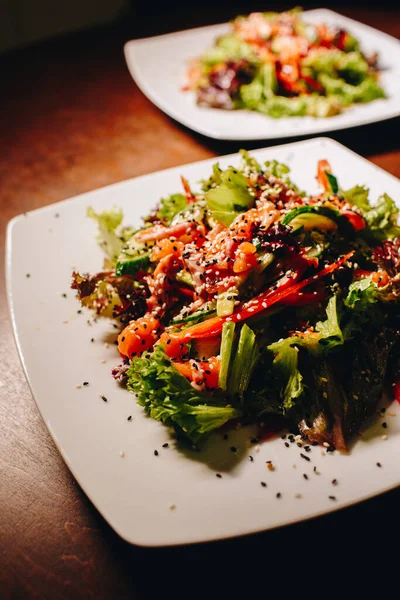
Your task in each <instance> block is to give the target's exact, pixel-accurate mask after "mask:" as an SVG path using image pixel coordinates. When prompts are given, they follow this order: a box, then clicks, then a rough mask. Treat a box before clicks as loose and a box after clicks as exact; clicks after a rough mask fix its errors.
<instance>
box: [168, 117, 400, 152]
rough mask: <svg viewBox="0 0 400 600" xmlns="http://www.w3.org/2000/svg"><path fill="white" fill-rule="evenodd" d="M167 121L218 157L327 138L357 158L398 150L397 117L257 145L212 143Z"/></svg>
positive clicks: (250, 142) (229, 142) (219, 141)
mask: <svg viewBox="0 0 400 600" xmlns="http://www.w3.org/2000/svg"><path fill="white" fill-rule="evenodd" d="M166 118H168V119H170V120H171V121H172V122H173V123H174V124H175V126H176V127H179V128H180V129H182V130H183V131H185V132H186V133H187V134H188V135H190V136H191V137H194V138H196V139H197V140H198V142H199V143H201V144H202V145H203V146H205V147H206V148H208V149H209V150H211V151H212V152H215V153H216V154H218V155H224V154H232V153H234V152H237V151H238V150H239V149H240V148H246V150H255V149H257V148H265V147H271V146H278V145H280V144H288V143H291V142H297V141H300V140H305V139H311V138H318V137H329V138H332V139H334V140H336V141H337V142H340V143H341V144H343V145H344V146H347V147H348V148H350V150H353V151H354V152H357V154H360V155H361V156H364V157H373V156H375V155H378V154H382V153H387V152H391V151H395V150H398V148H399V139H400V117H396V118H394V119H388V120H387V121H381V122H379V123H371V124H369V125H362V126H359V127H353V128H351V129H343V130H342V131H327V132H326V133H318V134H315V135H306V136H293V137H288V138H282V139H273V140H257V141H251V140H249V141H244V140H239V141H231V140H229V141H225V140H215V139H212V138H209V137H206V136H203V135H201V134H199V133H195V132H193V131H192V130H191V129H189V128H187V127H185V126H184V125H181V124H180V123H177V122H176V121H174V120H173V119H171V118H170V117H166Z"/></svg>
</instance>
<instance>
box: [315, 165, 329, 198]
mask: <svg viewBox="0 0 400 600" xmlns="http://www.w3.org/2000/svg"><path fill="white" fill-rule="evenodd" d="M326 172H328V173H332V169H331V165H330V164H329V162H328V161H327V160H325V159H324V160H319V161H318V171H317V180H318V183H319V184H320V185H321V186H322V187H323V188H324V190H325V191H326V192H329V191H330V189H331V186H330V185H329V181H328V178H327V176H326V175H325V173H326Z"/></svg>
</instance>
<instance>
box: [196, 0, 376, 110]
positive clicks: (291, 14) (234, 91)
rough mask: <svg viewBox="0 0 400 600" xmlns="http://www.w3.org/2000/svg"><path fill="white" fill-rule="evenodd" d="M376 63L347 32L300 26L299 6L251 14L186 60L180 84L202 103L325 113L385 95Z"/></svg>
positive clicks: (372, 55) (236, 20) (310, 25)
mask: <svg viewBox="0 0 400 600" xmlns="http://www.w3.org/2000/svg"><path fill="white" fill-rule="evenodd" d="M377 63H378V57H377V54H376V52H374V53H372V54H371V55H370V56H365V55H364V54H363V52H362V51H361V50H360V45H359V42H358V40H357V39H356V38H354V37H353V36H352V35H351V34H350V33H349V32H348V31H345V30H344V29H340V28H337V27H333V26H331V25H326V24H323V23H321V24H319V25H312V24H307V23H305V22H304V21H303V20H302V18H301V10H299V9H294V10H292V11H288V12H283V13H276V12H265V13H251V14H250V15H248V16H240V17H237V18H236V19H234V20H233V21H232V31H231V33H229V34H227V35H223V36H222V37H220V38H218V39H217V40H216V42H215V45H214V46H213V47H212V48H210V49H209V50H207V51H206V52H205V53H204V54H203V55H202V56H201V57H200V58H197V59H194V60H192V61H191V63H190V66H189V69H188V72H187V86H186V88H185V89H189V90H193V91H195V93H196V97H197V102H198V104H199V105H201V106H207V107H212V108H222V109H240V108H246V109H249V110H255V111H258V112H261V113H264V114H266V115H269V116H270V117H275V118H279V117H293V116H303V115H311V116H313V117H330V116H332V115H336V114H338V113H340V112H342V111H343V110H344V109H345V108H346V107H348V106H350V105H351V104H354V103H356V102H371V101H372V100H375V99H376V98H384V97H385V92H384V90H383V88H382V87H381V85H380V84H379V72H378V66H377Z"/></svg>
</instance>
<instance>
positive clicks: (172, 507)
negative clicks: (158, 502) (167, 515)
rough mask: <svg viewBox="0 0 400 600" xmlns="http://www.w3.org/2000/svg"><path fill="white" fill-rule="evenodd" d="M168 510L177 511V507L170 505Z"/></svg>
mask: <svg viewBox="0 0 400 600" xmlns="http://www.w3.org/2000/svg"><path fill="white" fill-rule="evenodd" d="M168 508H169V510H175V509H176V506H175V504H170V505H169V506H168Z"/></svg>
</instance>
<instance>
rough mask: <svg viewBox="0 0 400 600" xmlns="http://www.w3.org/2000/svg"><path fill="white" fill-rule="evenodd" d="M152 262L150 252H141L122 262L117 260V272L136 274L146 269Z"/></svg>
mask: <svg viewBox="0 0 400 600" xmlns="http://www.w3.org/2000/svg"><path fill="white" fill-rule="evenodd" d="M149 264H150V252H147V253H143V254H140V255H138V256H135V257H133V258H128V259H127V260H123V261H121V262H117V265H116V267H115V274H116V275H118V276H120V275H134V274H135V273H136V272H137V271H140V270H142V269H146V268H147V267H148V266H149Z"/></svg>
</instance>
